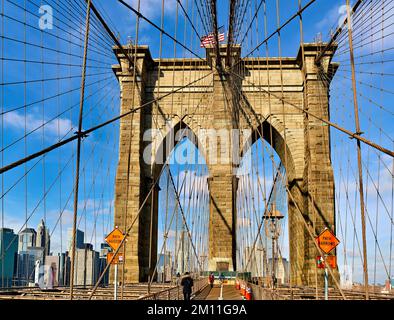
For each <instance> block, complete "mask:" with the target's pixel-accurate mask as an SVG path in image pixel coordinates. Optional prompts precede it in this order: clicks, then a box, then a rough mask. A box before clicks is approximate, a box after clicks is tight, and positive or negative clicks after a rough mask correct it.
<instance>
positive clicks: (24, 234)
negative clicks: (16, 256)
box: [18, 228, 37, 253]
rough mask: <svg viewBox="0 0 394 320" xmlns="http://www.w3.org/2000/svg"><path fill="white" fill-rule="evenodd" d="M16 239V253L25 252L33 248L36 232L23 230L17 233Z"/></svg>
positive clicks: (27, 229) (28, 229)
mask: <svg viewBox="0 0 394 320" xmlns="http://www.w3.org/2000/svg"><path fill="white" fill-rule="evenodd" d="M18 237H19V240H18V253H20V252H22V251H23V252H26V251H27V248H29V247H35V245H36V237H37V233H36V230H34V229H32V228H25V229H23V230H22V231H21V232H20V233H19V235H18Z"/></svg>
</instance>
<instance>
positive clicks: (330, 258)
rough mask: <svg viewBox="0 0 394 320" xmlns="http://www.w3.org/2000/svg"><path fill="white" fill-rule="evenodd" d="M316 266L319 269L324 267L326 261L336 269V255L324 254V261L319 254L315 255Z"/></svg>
mask: <svg viewBox="0 0 394 320" xmlns="http://www.w3.org/2000/svg"><path fill="white" fill-rule="evenodd" d="M316 260H317V267H318V268H319V269H324V268H325V267H326V266H325V263H327V264H328V265H329V266H330V267H331V269H336V268H337V257H336V256H326V258H325V261H324V259H323V258H322V257H321V256H318V257H317V259H316Z"/></svg>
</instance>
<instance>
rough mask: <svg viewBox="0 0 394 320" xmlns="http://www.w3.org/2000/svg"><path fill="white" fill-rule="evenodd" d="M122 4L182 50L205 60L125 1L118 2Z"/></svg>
mask: <svg viewBox="0 0 394 320" xmlns="http://www.w3.org/2000/svg"><path fill="white" fill-rule="evenodd" d="M118 1H119V2H120V3H121V4H123V5H124V6H125V7H126V8H128V9H130V10H131V11H133V12H134V14H135V15H137V16H138V17H139V18H141V19H143V20H145V21H146V22H148V23H149V24H150V25H151V26H152V27H154V28H156V29H157V30H159V31H160V32H162V33H163V34H164V35H166V36H167V37H169V38H170V39H171V40H173V41H174V42H176V43H177V44H179V45H180V46H181V47H182V48H184V49H185V50H187V51H188V52H190V53H191V54H192V55H194V56H195V57H197V58H198V59H200V60H205V59H204V58H202V57H201V56H200V55H198V54H197V53H195V52H194V51H193V50H191V49H189V48H188V47H187V46H185V45H184V44H183V43H181V42H179V41H178V40H177V39H175V38H174V37H173V36H172V35H170V34H169V33H168V32H167V31H165V30H164V29H163V28H161V27H159V26H158V25H157V24H156V23H154V22H153V21H151V20H150V19H148V18H147V17H145V16H144V15H143V14H142V13H141V12H138V11H137V10H136V9H134V8H133V7H132V6H131V5H129V4H128V3H126V2H125V1H123V0H118Z"/></svg>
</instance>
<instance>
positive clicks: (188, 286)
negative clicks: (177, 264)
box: [181, 272, 194, 301]
mask: <svg viewBox="0 0 394 320" xmlns="http://www.w3.org/2000/svg"><path fill="white" fill-rule="evenodd" d="M193 285H194V284H193V279H192V277H191V276H190V275H189V272H186V273H185V276H184V277H183V278H182V281H181V286H182V287H183V297H184V300H186V301H189V300H190V296H191V294H192V288H193Z"/></svg>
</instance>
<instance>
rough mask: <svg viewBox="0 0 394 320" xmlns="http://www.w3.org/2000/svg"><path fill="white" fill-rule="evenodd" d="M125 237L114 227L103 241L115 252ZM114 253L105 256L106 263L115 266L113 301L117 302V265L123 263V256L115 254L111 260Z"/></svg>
mask: <svg viewBox="0 0 394 320" xmlns="http://www.w3.org/2000/svg"><path fill="white" fill-rule="evenodd" d="M124 237H125V235H124V234H123V232H122V231H120V230H119V228H118V227H115V229H114V230H112V232H111V233H110V234H109V235H108V236H107V237H106V238H105V241H106V242H107V243H108V244H109V246H110V247H111V248H112V249H113V250H114V252H116V251H117V250H118V248H119V246H120V244H121V243H122V241H123V239H124ZM114 252H109V253H108V254H107V263H110V262H111V260H112V262H111V264H113V265H114V266H115V270H114V271H115V272H114V273H115V274H114V300H118V264H119V263H123V255H121V254H119V253H117V254H116V256H115V258H114V259H112V257H113V255H114V254H115V253H114Z"/></svg>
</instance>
